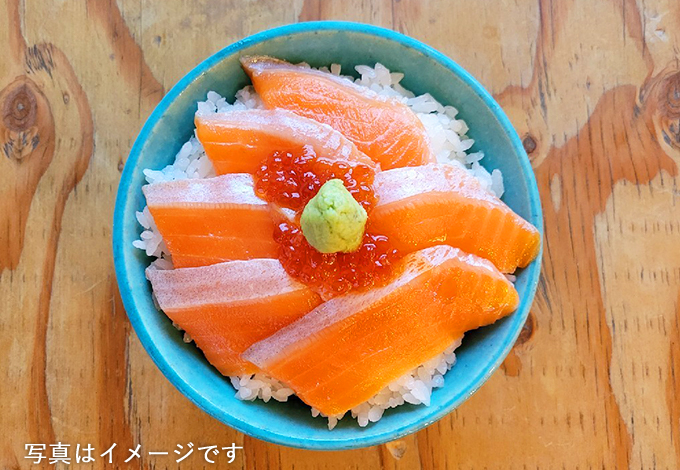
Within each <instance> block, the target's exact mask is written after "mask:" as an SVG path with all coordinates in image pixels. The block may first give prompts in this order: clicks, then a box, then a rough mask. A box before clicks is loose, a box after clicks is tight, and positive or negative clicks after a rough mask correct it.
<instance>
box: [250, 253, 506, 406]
mask: <svg viewBox="0 0 680 470" xmlns="http://www.w3.org/2000/svg"><path fill="white" fill-rule="evenodd" d="M518 302H519V298H518V295H517V291H515V288H514V287H513V285H512V284H511V283H510V282H509V281H508V280H507V279H506V277H505V276H504V275H503V274H501V273H500V272H499V271H498V270H497V269H496V268H495V267H494V266H493V264H491V263H490V262H489V261H487V260H484V259H481V258H479V257H476V256H474V255H469V254H466V253H463V252H462V251H460V250H458V249H456V248H452V247H450V246H437V247H432V248H428V249H425V250H422V251H419V252H416V253H412V254H410V255H408V256H406V257H405V258H404V259H403V260H402V264H401V266H400V267H399V268H398V269H397V270H395V274H394V277H393V279H392V280H391V282H390V283H389V284H387V285H386V286H384V287H380V288H375V289H372V290H369V291H364V292H355V293H349V294H345V295H343V296H339V297H335V298H333V299H331V300H329V301H327V302H325V303H323V304H321V305H320V306H319V307H317V308H315V309H314V310H312V311H311V312H310V313H308V314H307V315H305V316H304V317H302V318H301V319H299V320H297V321H296V322H294V323H291V324H290V325H289V326H287V327H285V328H283V329H282V330H280V331H278V332H277V333H275V334H274V335H272V336H271V337H269V338H267V339H264V340H262V341H260V342H258V343H256V344H254V345H253V346H251V347H250V348H249V349H248V350H246V352H245V353H244V354H243V355H242V357H243V359H245V360H248V361H250V362H252V363H254V364H256V365H257V366H258V367H260V368H261V369H262V370H264V371H265V372H266V373H267V374H269V375H271V376H272V377H275V378H277V379H279V380H281V381H282V382H284V383H286V384H287V385H288V386H290V387H291V388H292V389H293V390H294V391H295V393H296V394H297V395H298V396H299V397H300V398H301V399H302V400H303V401H304V402H305V403H307V404H308V405H310V406H313V407H315V408H316V409H318V410H320V411H321V412H323V413H325V414H326V415H328V416H333V415H337V414H340V413H344V412H346V411H347V410H349V409H351V408H352V407H354V406H356V405H358V404H360V403H362V402H364V401H366V400H368V399H369V398H370V397H372V396H373V395H375V394H376V393H378V392H379V391H380V390H381V389H382V388H383V387H385V386H386V385H388V384H389V383H390V382H392V381H393V380H395V379H397V378H399V377H401V376H402V375H404V374H405V373H407V372H409V371H410V370H412V369H414V368H415V367H417V366H419V365H420V364H422V363H424V362H425V361H427V360H429V359H431V358H433V357H435V356H436V355H437V354H440V353H441V352H442V351H444V350H445V349H446V348H447V347H448V346H450V345H451V344H452V343H453V342H454V341H455V340H456V339H458V338H460V337H461V336H462V334H463V333H464V332H465V331H467V330H470V329H474V328H478V327H480V326H484V325H488V324H490V323H493V322H494V321H496V320H497V319H499V318H501V317H503V316H505V315H508V314H509V313H511V312H512V311H514V310H515V309H516V308H517V305H518Z"/></svg>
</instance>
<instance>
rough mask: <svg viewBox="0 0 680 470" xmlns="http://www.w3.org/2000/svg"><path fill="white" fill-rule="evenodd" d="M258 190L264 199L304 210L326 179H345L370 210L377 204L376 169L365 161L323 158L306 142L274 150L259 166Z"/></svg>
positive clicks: (361, 202)
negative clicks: (301, 145)
mask: <svg viewBox="0 0 680 470" xmlns="http://www.w3.org/2000/svg"><path fill="white" fill-rule="evenodd" d="M255 176H256V178H255V179H256V182H255V192H256V193H257V195H258V196H260V197H261V198H262V199H264V200H266V201H269V202H272V203H276V204H278V205H280V206H282V207H287V208H289V209H293V210H296V211H297V210H302V209H303V208H304V207H305V205H306V204H307V202H309V200H310V199H311V198H313V197H314V196H315V195H316V193H317V192H318V191H319V188H321V186H323V184H324V183H326V182H327V181H329V180H331V179H335V178H337V179H341V180H342V181H343V183H344V184H345V188H347V190H348V191H349V192H350V194H351V195H352V196H354V199H356V200H357V202H358V203H359V204H361V205H362V206H363V208H364V209H366V212H370V209H371V208H372V207H373V206H374V205H375V195H374V193H373V179H374V177H375V171H374V170H373V168H370V167H368V166H366V165H363V164H357V165H350V164H348V163H347V162H344V161H337V162H329V161H327V160H320V159H318V158H317V156H316V152H314V149H313V148H312V147H311V146H309V145H305V146H304V147H302V148H301V149H299V150H297V151H277V152H274V153H273V154H272V155H271V156H270V157H269V158H268V159H267V160H266V161H265V162H264V163H263V165H262V166H261V167H260V169H259V170H258V172H257V174H256V175H255Z"/></svg>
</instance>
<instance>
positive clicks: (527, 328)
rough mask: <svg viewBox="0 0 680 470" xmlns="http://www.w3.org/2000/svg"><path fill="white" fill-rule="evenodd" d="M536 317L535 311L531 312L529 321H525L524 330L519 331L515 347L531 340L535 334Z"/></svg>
mask: <svg viewBox="0 0 680 470" xmlns="http://www.w3.org/2000/svg"><path fill="white" fill-rule="evenodd" d="M534 318H535V317H534V314H533V312H529V316H528V317H527V321H526V322H525V323H524V326H523V327H522V331H520V332H519V336H518V337H517V341H516V342H515V347H517V346H521V345H523V344H524V343H526V342H527V341H529V340H530V339H531V337H532V336H533V335H534V327H535V326H536V325H535V323H536V320H535V319H534Z"/></svg>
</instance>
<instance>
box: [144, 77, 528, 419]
mask: <svg viewBox="0 0 680 470" xmlns="http://www.w3.org/2000/svg"><path fill="white" fill-rule="evenodd" d="M407 76H408V74H407ZM244 94H245V93H244ZM208 98H209V99H208V100H206V101H207V102H212V103H213V104H214V105H215V109H214V110H212V109H208V106H210V105H209V103H208V104H206V105H203V106H201V107H202V108H204V109H203V111H217V110H218V109H217V108H218V107H221V106H217V105H218V102H219V104H222V102H220V99H221V97H219V96H216V95H213V94H211V95H210V96H209V97H208ZM210 98H212V99H210ZM213 99H214V101H213ZM251 99H252V97H251ZM421 101H424V103H421V104H423V105H424V106H428V103H427V100H421ZM415 104H418V101H415ZM429 105H430V106H431V104H429ZM463 109H465V108H463ZM423 110H426V108H423ZM458 135H459V136H460V134H458ZM466 140H468V139H460V141H461V143H462V142H465V141H466ZM195 144H197V142H194V143H193V144H192V142H189V143H187V144H186V145H185V146H184V147H182V150H181V151H180V152H179V153H178V155H177V159H178V160H179V163H180V165H179V166H180V167H181V166H184V167H185V169H188V170H189V172H193V173H194V174H195V175H198V174H199V173H200V172H201V171H207V172H206V173H204V174H203V175H201V176H205V175H209V171H210V169H209V168H208V169H207V170H206V167H203V169H199V168H200V165H199V164H198V163H194V164H193V165H191V163H192V161H200V160H201V159H200V158H195V159H193V160H192V159H191V158H190V156H191V155H192V154H195V153H196V152H195V151H194V152H192V150H198V154H199V156H200V149H198V146H197V145H195ZM471 144H472V143H471V142H466V143H465V144H464V145H471ZM465 150H467V149H465ZM465 150H460V151H462V152H465ZM180 157H183V158H180ZM458 157H460V155H458ZM466 157H467V156H466ZM476 158H478V157H477V155H475V154H473V155H472V157H470V160H474V161H470V160H468V161H465V160H463V161H461V160H458V161H460V162H461V163H463V162H464V164H465V163H467V164H468V165H469V166H475V165H474V164H475V163H477V165H479V164H478V159H477V160H475V159H476ZM185 159H186V160H185ZM187 161H188V163H187ZM151 168H152V172H147V173H150V174H147V175H146V176H147V178H150V180H153V179H154V178H158V177H159V175H158V173H157V172H158V170H157V168H159V167H158V166H152V167H151ZM171 171H184V170H182V168H178V167H174V168H172V169H171V170H169V169H167V168H166V169H164V170H162V171H161V173H169V172H171ZM487 176H488V177H489V179H490V178H491V175H487ZM181 177H187V176H182V175H180V176H179V178H181ZM189 177H196V176H189ZM199 177H200V176H199ZM171 178H172V177H171ZM497 178H498V177H496V179H497ZM489 186H491V185H489ZM496 187H497V186H496ZM140 209H141V208H140ZM140 212H143V211H140ZM139 219H140V222H142V224H143V225H147V226H148V228H152V227H153V226H152V224H151V220H150V218H148V217H145V216H144V214H142V215H141V216H140V217H139ZM148 231H149V232H151V234H153V230H148ZM137 233H138V234H139V230H137ZM149 240H151V242H149ZM154 242H155V240H153V237H150V236H149V234H148V233H147V234H146V235H143V236H142V240H141V241H140V242H139V243H137V245H140V244H142V243H144V244H145V245H144V246H143V248H144V249H146V250H150V251H151V252H152V253H151V254H154V253H155V254H160V253H161V252H162V249H163V247H162V244H161V241H160V240H158V243H156V246H155V247H154V246H153V245H154ZM156 263H158V264H161V263H162V261H157V262H156ZM159 267H162V266H159ZM166 267H167V266H166ZM521 284H522V283H521V282H520V285H521ZM435 369H436V367H435ZM240 379H241V378H239V386H240V382H241V380H240ZM256 380H257V379H256ZM244 382H245V381H244ZM254 385H256V386H257V385H259V384H257V382H256V383H255V384H254ZM246 393H247V392H243V393H242V394H246ZM264 393H265V394H266V393H267V392H264ZM437 408H438V407H437ZM369 416H370V417H372V418H375V417H376V411H374V412H373V413H371V414H370V415H369V414H368V412H367V414H366V417H367V418H368V417H369ZM360 419H361V418H360ZM369 420H370V419H369ZM370 421H372V420H370Z"/></svg>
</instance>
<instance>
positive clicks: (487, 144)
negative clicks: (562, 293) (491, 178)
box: [113, 22, 543, 450]
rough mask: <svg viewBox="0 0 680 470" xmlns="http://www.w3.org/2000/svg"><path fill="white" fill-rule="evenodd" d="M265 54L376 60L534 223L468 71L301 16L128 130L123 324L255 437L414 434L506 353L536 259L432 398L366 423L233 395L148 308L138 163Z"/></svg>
mask: <svg viewBox="0 0 680 470" xmlns="http://www.w3.org/2000/svg"><path fill="white" fill-rule="evenodd" d="M247 54H268V55H272V56H276V57H279V58H283V59H286V60H289V61H291V62H300V61H305V62H308V63H310V64H311V65H313V66H321V65H328V64H330V63H340V64H341V65H342V70H343V72H344V73H348V72H349V71H350V70H351V71H353V70H354V65H357V64H374V63H375V62H381V63H382V64H384V65H386V66H387V67H388V68H389V69H391V70H393V71H399V72H404V73H405V78H404V80H403V82H402V83H403V85H404V86H405V87H406V88H409V89H411V90H413V91H414V92H416V93H424V92H429V93H431V94H432V95H433V96H434V97H435V98H436V99H437V100H439V101H440V102H442V103H444V104H451V105H454V106H455V107H456V108H458V109H459V110H460V116H461V117H462V118H463V119H465V121H466V122H467V123H468V125H469V127H470V131H469V135H470V137H471V138H473V139H474V140H475V142H476V144H475V147H474V148H473V150H483V151H484V152H485V153H486V158H485V159H484V160H483V161H484V164H485V165H486V166H487V168H499V169H500V170H501V171H502V172H503V175H504V176H505V182H506V183H505V185H506V192H505V195H504V196H503V199H504V201H505V202H506V203H507V204H508V205H509V206H510V207H512V209H514V210H515V211H516V212H518V213H519V214H520V215H522V216H523V217H524V218H526V219H527V220H529V221H531V223H532V224H534V225H535V226H536V227H539V229H542V227H543V221H542V216H541V207H540V201H539V196H538V190H537V188H536V181H535V179H534V175H533V172H532V170H531V166H530V164H529V160H528V158H527V156H526V154H525V152H524V150H523V148H522V145H521V142H520V140H519V138H518V136H517V134H516V133H515V131H514V129H513V128H512V126H511V124H510V122H509V121H508V118H507V117H506V116H505V114H504V113H503V111H502V110H501V108H500V107H499V106H498V104H497V103H496V102H495V101H494V100H493V98H492V97H491V96H490V95H489V93H488V92H486V91H485V90H484V88H483V87H482V86H481V85H480V84H479V83H478V82H477V81H476V80H475V79H474V78H472V76H470V74H468V73H467V72H466V71H465V70H463V69H462V68H461V67H460V66H459V65H458V64H456V63H455V62H453V61H452V60H451V59H449V58H448V57H446V56H444V55H443V54H441V53H439V52H437V51H436V50H434V49H432V48H430V47H428V46H426V45H424V44H422V43H420V42H418V41H416V40H414V39H411V38H409V37H406V36H403V35H401V34H398V33H395V32H393V31H389V30H386V29H382V28H377V27H374V26H368V25H364V24H356V23H344V22H318V23H302V24H296V25H291V26H283V27H280V28H276V29H272V30H268V31H265V32H262V33H259V34H256V35H254V36H251V37H248V38H246V39H243V40H242V41H239V42H237V43H235V44H232V45H231V46H229V47H227V48H225V49H223V50H221V51H220V52H218V53H216V54H215V55H213V56H211V57H209V58H208V59H206V60H204V61H203V62H201V63H200V64H199V65H198V66H197V67H196V68H194V69H193V70H192V71H191V72H189V74H188V75H187V76H185V77H184V78H183V79H182V80H180V81H179V83H177V85H175V86H174V87H173V88H172V90H170V91H169V92H168V94H167V95H166V96H165V98H163V100H162V101H161V102H160V104H159V105H158V106H157V107H156V109H155V110H154V111H153V113H152V114H151V116H150V117H149V119H148V120H147V121H146V124H145V125H144V127H143V128H142V130H141V132H140V134H139V137H138V138H137V140H136V142H135V144H134V146H133V147H132V151H131V152H130V156H129V158H128V160H127V163H126V165H125V170H124V171H123V175H122V178H121V181H120V186H119V188H118V197H117V200H116V208H115V215H114V224H113V251H114V260H115V267H116V276H117V278H118V284H119V287H120V293H121V296H122V299H123V303H124V305H125V309H126V311H127V314H128V317H129V318H130V322H131V323H132V326H133V327H134V329H135V331H136V332H137V335H138V336H139V339H140V341H141V342H142V344H143V345H144V347H145V348H146V350H147V351H148V353H149V355H150V356H151V358H152V359H153V360H154V362H155V363H156V364H157V365H158V367H159V368H160V370H161V371H162V372H163V373H164V374H165V376H166V377H167V378H168V379H169V380H170V382H172V383H173V385H175V387H177V388H178V389H179V390H180V391H181V392H182V393H183V394H184V395H186V396H187V397H188V398H189V399H190V400H191V401H192V402H194V403H195V404H196V405H197V406H199V407H200V408H201V409H203V410H204V411H206V412H207V413H209V414H210V415H212V416H213V417H215V418H216V419H218V420H220V421H221V422H223V423H225V424H227V425H229V426H231V427H233V428H235V429H238V430H239V431H241V432H244V433H246V434H249V435H251V436H254V437H256V438H259V439H263V440H266V441H270V442H273V443H276V444H282V445H286V446H291V447H300V448H306V449H326V450H329V449H330V450H339V449H351V448H358V447H365V446H371V445H375V444H380V443H383V442H387V441H390V440H393V439H397V438H399V437H402V436H404V435H406V434H409V433H412V432H414V431H417V430H419V429H421V428H423V427H425V426H427V425H429V424H431V423H433V422H435V421H437V420H438V419H440V418H442V417H443V416H445V415H446V414H447V413H450V412H451V411H452V410H453V409H454V408H456V407H457V406H458V405H460V404H461V403H463V402H464V401H465V400H467V399H468V398H469V397H470V396H471V395H472V394H473V393H474V392H475V391H476V390H477V389H478V388H479V387H480V386H481V385H482V384H483V383H484V382H485V381H486V380H487V379H488V378H489V376H491V374H492V373H493V372H494V370H495V369H496V368H497V367H498V366H499V365H500V363H501V362H502V361H503V359H504V358H505V356H506V355H507V354H508V352H509V351H510V348H511V347H512V345H513V344H514V342H515V340H516V339H517V336H518V334H519V332H520V330H521V328H522V325H523V324H524V321H525V320H526V317H527V314H528V312H529V308H530V306H531V303H532V300H533V297H534V292H535V289H536V285H537V282H538V277H539V271H540V261H539V260H540V257H539V260H537V261H534V262H533V263H532V264H531V265H530V266H529V267H528V268H526V269H524V270H522V271H521V272H520V273H519V275H518V276H517V283H516V287H517V290H518V291H519V295H520V298H521V303H520V307H519V309H518V310H517V311H516V312H515V313H513V314H512V315H511V316H509V317H507V318H505V319H503V320H501V321H499V322H497V323H496V324H494V325H492V326H489V327H486V328H482V329H480V330H478V331H474V332H471V333H469V334H468V335H466V336H465V340H464V341H463V346H462V347H461V348H460V349H459V350H458V363H457V364H456V366H455V367H454V368H453V369H452V370H451V371H449V372H448V374H447V375H446V383H445V385H444V387H443V388H440V389H437V390H436V391H434V393H433V395H432V402H431V405H430V406H411V405H404V406H401V407H399V408H397V409H392V410H388V411H387V412H386V413H385V415H384V416H383V418H382V419H381V420H380V421H379V422H377V423H374V424H369V426H368V427H366V428H360V427H359V426H357V425H356V423H355V422H354V420H351V419H347V418H345V419H344V420H342V421H341V422H340V423H339V425H338V426H337V427H336V428H335V429H334V430H333V431H329V430H328V429H327V427H326V423H325V420H323V419H318V418H317V419H314V418H312V417H311V415H310V411H309V408H308V407H307V406H305V405H304V404H302V403H301V402H300V401H298V400H297V399H294V400H292V401H290V402H288V403H274V402H270V403H267V404H265V403H263V402H255V403H253V402H242V401H239V400H238V399H236V398H235V397H234V393H235V392H234V389H233V388H232V386H231V384H230V383H229V380H227V379H225V378H224V377H222V376H221V375H220V374H219V372H217V370H215V369H214V368H213V367H212V366H211V365H210V364H208V362H207V361H206V360H205V358H204V357H203V355H202V354H201V352H200V351H199V350H198V349H197V348H196V347H195V346H194V345H193V344H185V343H184V342H183V341H182V335H181V334H180V333H179V332H178V331H177V330H175V329H174V328H173V326H172V324H171V323H170V321H169V320H168V318H167V317H165V315H163V314H162V313H161V312H159V311H158V310H156V308H155V307H154V304H153V302H152V299H151V289H150V286H149V283H148V282H147V281H146V279H145V277H144V269H145V268H146V267H147V265H148V264H149V261H150V260H149V258H147V257H146V256H145V255H144V253H143V252H142V251H140V250H137V249H135V248H133V247H132V241H133V240H135V239H136V238H137V237H138V235H139V233H140V227H139V225H138V224H137V222H136V220H135V211H138V210H141V209H142V208H143V207H144V205H145V203H144V196H143V195H142V191H141V187H142V185H143V184H145V181H144V175H143V174H142V170H143V169H144V168H162V167H163V166H165V165H167V164H169V163H171V161H172V159H173V157H174V155H175V153H177V151H178V150H179V149H180V147H181V145H182V144H183V143H184V142H185V141H186V140H187V139H188V138H189V137H190V136H191V134H192V132H193V129H194V125H193V117H194V111H195V109H196V101H199V100H204V99H205V96H206V93H207V92H208V91H209V90H215V91H217V92H218V93H220V94H222V95H223V96H225V97H233V96H234V94H235V92H236V91H237V90H238V89H240V88H242V87H243V86H245V85H246V84H248V79H247V78H246V75H245V74H244V73H243V71H242V70H241V67H240V66H239V62H238V59H239V57H240V56H242V55H247Z"/></svg>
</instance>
